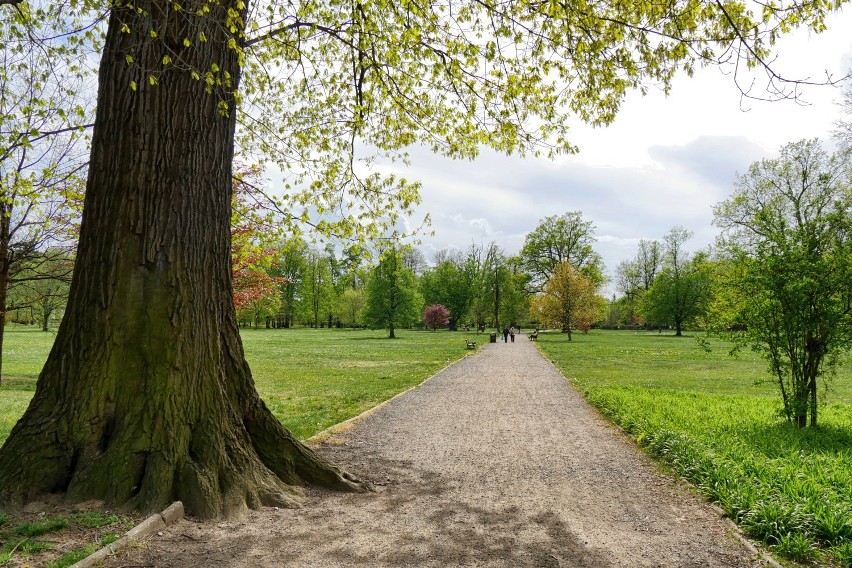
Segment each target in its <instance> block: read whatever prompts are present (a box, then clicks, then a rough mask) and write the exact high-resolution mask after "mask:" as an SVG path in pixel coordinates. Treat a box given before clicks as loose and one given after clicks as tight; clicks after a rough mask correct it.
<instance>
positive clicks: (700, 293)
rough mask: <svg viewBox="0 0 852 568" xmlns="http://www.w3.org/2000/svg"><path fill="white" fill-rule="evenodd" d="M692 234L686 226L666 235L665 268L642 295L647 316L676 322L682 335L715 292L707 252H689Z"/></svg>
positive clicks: (656, 321) (657, 321)
mask: <svg viewBox="0 0 852 568" xmlns="http://www.w3.org/2000/svg"><path fill="white" fill-rule="evenodd" d="M690 238H692V233H691V232H690V231H687V230H686V229H684V228H683V227H674V228H672V230H671V231H669V233H668V234H667V235H666V236H665V237H664V239H663V241H664V243H665V248H664V254H663V269H662V270H661V271H660V272H659V274H657V276H656V277H655V278H654V281H653V284H651V287H650V289H649V290H648V291H647V292H646V293H645V295H644V297H643V299H642V307H643V313H644V315H645V320H646V321H648V322H653V323H654V324H656V325H659V326H662V325H674V329H675V335H676V336H678V337H680V336H682V335H683V327H684V325H685V324H687V323H689V322H691V321H693V320H694V319H695V318H697V317H699V316H701V315H703V314H705V313H706V310H707V307H708V305H709V303H710V300H711V292H712V279H711V272H710V267H709V265H708V262H707V255H706V254H704V253H700V254H696V255H692V254H691V253H689V252H688V251H687V250H686V248H685V246H684V245H685V244H686V242H687V241H688V240H689V239H690Z"/></svg>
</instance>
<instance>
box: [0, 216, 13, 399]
mask: <svg viewBox="0 0 852 568" xmlns="http://www.w3.org/2000/svg"><path fill="white" fill-rule="evenodd" d="M11 220H12V204H11V203H10V202H2V203H0V384H3V339H4V338H5V337H6V308H7V306H6V299H7V296H8V293H9V268H10V260H11V259H10V258H9V240H10V239H11V235H10V234H9V226H10V223H11Z"/></svg>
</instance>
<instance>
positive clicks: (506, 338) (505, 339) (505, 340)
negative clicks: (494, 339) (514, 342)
mask: <svg viewBox="0 0 852 568" xmlns="http://www.w3.org/2000/svg"><path fill="white" fill-rule="evenodd" d="M503 343H509V328H508V327H506V326H505V325H504V326H503Z"/></svg>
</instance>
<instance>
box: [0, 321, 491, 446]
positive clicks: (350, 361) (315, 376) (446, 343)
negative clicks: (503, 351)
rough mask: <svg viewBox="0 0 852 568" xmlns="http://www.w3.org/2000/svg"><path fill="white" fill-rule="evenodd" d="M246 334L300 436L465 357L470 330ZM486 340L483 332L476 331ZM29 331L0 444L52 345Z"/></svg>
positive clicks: (6, 377) (10, 354)
mask: <svg viewBox="0 0 852 568" xmlns="http://www.w3.org/2000/svg"><path fill="white" fill-rule="evenodd" d="M397 335H398V338H397V339H387V331H369V330H336V329H332V330H329V329H303V328H296V329H277V330H275V329H273V330H267V329H257V330H255V329H247V330H243V331H242V336H243V344H244V347H245V351H246V359H247V360H248V362H249V365H250V366H251V370H252V375H253V377H254V380H255V383H256V385H257V389H258V391H259V392H260V394H261V396H262V397H263V399H264V400H265V401H266V404H267V406H269V408H270V409H271V410H272V412H273V413H274V414H275V416H277V417H278V419H279V420H281V421H282V422H283V423H284V425H285V426H286V427H287V428H289V429H290V430H291V431H292V432H293V433H294V435H296V436H297V437H298V438H302V439H304V438H308V437H310V436H312V435H313V434H316V433H317V432H319V431H321V430H323V429H325V428H328V427H329V426H332V425H334V424H337V423H338V422H342V421H343V420H346V419H348V418H351V417H352V416H356V415H358V414H360V413H361V412H363V411H365V410H368V409H369V408H372V407H373V406H375V405H376V404H378V403H380V402H382V401H383V400H386V399H388V398H391V397H392V396H394V395H396V394H397V393H399V392H402V391H404V390H406V389H408V388H409V387H411V386H414V385H417V384H419V383H420V382H422V381H423V380H425V379H427V378H428V377H429V376H431V375H433V374H434V373H435V372H437V371H438V370H440V369H441V368H443V367H445V366H446V365H447V364H449V363H450V362H452V361H455V360H456V359H459V358H461V357H463V356H464V355H466V354H468V353H470V351H467V350H466V349H465V342H464V340H465V338H471V339H475V336H476V333H475V332H471V333H453V332H446V331H444V332H427V331H407V330H402V331H398V332H397ZM482 335H484V334H482ZM53 338H54V335H53V334H52V333H43V332H40V331H37V330H36V328H33V327H23V326H16V327H12V328H10V329H9V330H7V334H6V340H5V348H4V361H3V371H4V372H3V384H2V386H0V442H2V441H3V440H5V439H6V437H7V436H8V435H9V432H10V431H11V429H12V426H13V425H14V424H15V422H17V421H18V419H19V418H20V417H21V415H23V413H24V410H25V409H26V406H27V404H28V403H29V401H30V398H32V395H33V392H34V391H35V383H36V378H37V377H38V373H39V372H40V371H41V367H42V366H43V364H44V361H45V360H46V358H47V354H48V351H49V350H50V347H51V345H52V343H53Z"/></svg>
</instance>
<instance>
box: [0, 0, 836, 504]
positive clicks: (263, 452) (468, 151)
mask: <svg viewBox="0 0 852 568" xmlns="http://www.w3.org/2000/svg"><path fill="white" fill-rule="evenodd" d="M56 5H57V6H58V8H57V14H58V15H57V16H56V17H55V18H53V19H52V20H48V19H46V18H47V16H50V14H49V13H37V12H38V11H37V10H31V11H29V12H28V11H27V10H25V9H24V8H25V7H26V6H27V3H26V2H23V1H22V2H16V3H15V4H14V5H13V4H10V3H8V2H5V3H2V4H0V10H3V14H2V18H0V20H3V19H6V18H20V19H21V22H20V26H19V28H18V29H20V30H24V31H23V32H19V34H20V36H19V37H21V38H24V39H25V38H26V37H27V36H26V29H27V27H28V26H29V25H31V24H32V21H33V20H35V19H39V20H43V21H55V22H80V26H79V28H80V34H79V35H75V36H73V39H69V37H68V36H58V38H57V39H56V43H57V44H61V45H62V47H63V49H65V50H67V52H68V53H79V52H80V51H81V50H83V49H91V48H93V47H94V48H100V47H101V43H100V42H101V40H102V41H103V44H102V47H103V49H102V50H101V51H102V56H101V61H100V69H99V81H98V105H97V115H96V119H95V126H94V130H93V134H92V153H91V159H90V165H89V172H88V182H87V186H86V200H85V210H84V214H83V221H82V227H81V230H80V246H79V252H78V257H77V264H76V265H75V273H74V279H73V282H72V285H71V296H70V301H69V304H68V309H67V311H66V317H65V319H64V320H63V323H62V325H61V326H60V329H59V331H58V334H57V338H56V342H55V344H54V348H53V350H52V351H51V354H50V356H49V357H48V360H47V362H46V364H45V367H44V370H43V371H42V374H41V375H40V377H39V381H38V385H37V387H36V393H35V396H34V397H33V399H32V402H31V404H30V406H29V408H28V410H27V412H26V413H25V415H24V417H23V418H22V419H21V421H20V422H19V423H18V424H17V425H16V427H15V428H14V429H13V431H12V433H11V435H10V436H9V437H8V438H7V440H6V442H5V444H4V446H3V448H2V449H0V502H4V503H10V502H14V503H21V502H23V501H27V500H29V499H32V498H33V497H34V496H36V495H40V494H43V493H48V492H52V493H56V492H60V493H64V494H65V495H66V498H67V499H68V500H69V501H76V500H87V499H102V500H105V501H107V502H109V503H110V504H114V505H121V506H123V507H125V508H133V509H141V510H153V509H157V508H158V507H160V506H162V505H163V504H165V503H166V502H168V501H170V500H172V499H175V498H177V499H181V500H183V501H184V503H185V504H186V506H187V507H188V510H189V511H190V512H191V513H193V514H195V515H198V516H215V515H220V514H228V513H233V512H239V511H241V510H243V509H244V508H245V507H246V506H258V505H260V504H261V503H292V502H293V501H294V497H293V495H294V493H298V490H297V489H294V486H299V485H301V484H302V483H303V482H306V481H307V482H317V483H323V484H326V485H329V486H333V487H339V488H355V487H357V484H356V483H354V482H353V481H352V480H351V479H348V478H347V477H346V476H345V475H344V474H342V473H341V472H340V471H338V470H337V469H336V468H333V467H332V466H330V465H329V464H327V463H326V462H325V461H323V460H322V459H320V458H319V457H318V456H316V455H315V454H313V453H312V452H311V451H310V450H308V449H307V448H305V447H304V446H302V445H301V444H299V443H298V442H297V441H296V440H294V439H293V437H292V436H291V435H290V434H289V433H288V432H287V431H286V430H285V429H284V428H283V427H282V426H281V425H280V423H278V421H277V420H275V418H274V417H273V416H272V414H271V412H269V410H268V409H267V408H266V407H265V405H264V404H263V402H262V401H261V400H260V398H259V396H258V394H257V392H256V390H255V388H254V383H253V381H252V378H251V373H250V371H249V368H248V365H247V364H246V362H245V357H244V354H243V349H242V345H241V343H240V338H239V332H238V329H237V326H236V318H235V313H234V307H233V302H232V290H231V288H232V283H231V271H230V266H229V265H230V249H229V220H230V207H231V199H230V197H231V191H232V188H231V162H232V159H233V155H234V140H235V132H236V124H237V117H238V116H239V119H240V125H241V128H240V132H239V138H240V143H241V144H243V145H245V146H246V147H250V148H251V149H252V150H253V151H256V152H258V153H262V154H264V155H266V156H267V157H268V158H269V159H273V160H275V161H276V162H277V163H278V165H279V166H280V168H281V170H282V171H284V172H287V174H288V184H289V187H287V188H285V189H287V192H286V193H285V194H286V195H287V196H288V197H289V198H290V199H289V201H288V205H286V207H288V208H287V209H285V211H286V212H287V213H288V214H289V215H291V218H293V219H299V220H301V219H305V218H307V217H309V216H310V213H311V212H315V213H317V214H318V215H320V216H321V219H320V220H319V221H317V222H316V225H317V226H318V228H320V229H321V230H328V231H335V232H337V233H339V234H341V235H342V236H347V235H349V236H353V235H355V234H356V233H360V238H361V239H367V238H369V237H371V236H375V235H377V234H381V233H383V232H385V230H386V228H387V227H388V226H394V225H395V224H396V223H397V221H398V220H399V215H400V214H401V213H406V212H410V211H411V210H412V209H413V207H414V206H415V205H416V204H417V201H418V196H417V189H418V186H417V184H416V183H411V182H408V181H407V180H405V179H402V178H395V177H392V178H382V177H381V176H379V175H378V174H377V173H375V171H374V170H367V168H369V167H370V162H367V163H366V164H364V163H363V162H361V161H359V160H357V159H356V158H357V157H358V156H356V150H358V149H364V148H375V149H377V150H378V151H379V152H384V153H389V154H393V155H394V156H396V157H402V158H404V150H402V149H404V148H405V147H408V146H410V145H411V144H413V143H415V142H418V141H423V142H425V143H427V144H429V145H430V146H431V147H432V148H433V149H434V150H436V151H438V152H441V153H443V154H446V155H448V156H452V157H473V156H475V155H476V154H477V152H478V151H479V150H480V147H481V145H482V144H483V143H485V144H488V145H490V146H491V147H493V148H495V149H497V150H499V151H506V152H520V153H524V152H536V151H539V152H544V153H550V152H556V151H573V150H574V149H575V148H574V147H573V146H572V144H571V143H570V141H569V140H568V138H567V136H568V126H569V124H574V123H575V121H576V118H575V117H578V118H579V119H580V120H583V121H586V122H588V123H592V124H606V123H609V122H611V121H612V120H613V118H614V116H615V114H616V112H617V110H618V108H619V105H620V103H621V101H622V100H623V98H624V96H625V93H626V92H627V90H628V89H631V88H638V89H644V88H646V87H647V85H649V84H662V85H663V86H664V87H665V88H668V87H669V86H670V84H671V80H672V77H673V76H674V74H675V72H676V71H679V70H684V69H685V70H687V71H689V70H691V69H693V68H694V66H695V65H701V64H705V63H706V62H708V61H714V58H715V57H717V56H719V57H721V55H722V54H724V55H725V58H726V59H728V58H730V57H740V58H742V60H743V63H747V64H749V65H743V66H741V67H738V69H739V68H744V67H749V66H754V65H760V64H762V63H763V61H765V60H766V58H767V56H768V55H769V54H770V46H771V45H772V40H774V38H775V37H776V36H777V34H778V33H780V32H784V31H787V30H789V29H792V28H794V27H796V26H807V27H810V28H817V29H818V28H820V27H821V26H822V25H823V22H824V16H825V13H826V12H827V11H828V10H830V9H833V8H834V7H839V5H840V2H838V3H831V4H826V3H821V2H820V3H806V4H803V5H799V4H796V5H795V6H792V7H789V8H783V9H781V8H773V7H769V8H764V9H761V10H758V11H757V13H752V12H751V11H749V10H746V9H743V7H742V6H741V5H740V4H728V3H724V2H716V3H711V4H706V5H702V7H701V9H695V6H694V5H693V4H692V3H690V2H686V1H682V2H681V1H678V2H676V3H675V4H659V3H653V2H626V3H625V2H623V3H616V4H612V5H609V4H607V5H604V4H600V5H594V6H590V7H588V9H583V10H577V9H576V6H574V5H573V4H559V3H539V2H528V1H521V2H512V3H504V4H501V5H500V6H499V7H497V6H495V5H493V4H490V3H484V2H463V3H462V4H460V5H457V4H452V5H448V4H446V3H436V4H428V5H425V6H424V5H418V6H413V5H410V4H407V3H397V2H388V1H386V0H375V1H373V0H367V1H363V2H359V3H356V4H352V3H351V2H339V1H332V2H324V3H316V2H301V1H295V2H260V1H258V2H256V3H255V2H247V1H244V0H223V1H221V2H213V1H209V0H189V1H187V2H181V3H175V2H171V1H167V0H147V1H146V2H144V3H143V4H141V5H136V4H132V5H131V4H120V3H115V2H101V1H99V0H90V1H86V2H70V3H65V2H61V3H56ZM60 9H61V10H60ZM75 10H76V11H78V12H82V11H87V12H85V13H82V14H80V13H78V14H75V13H73V12H74V11H75ZM91 10H94V13H90V12H88V11H91ZM107 10H108V11H109V14H108V17H107V19H106V21H107V22H108V26H107V30H106V35H105V36H104V37H103V38H102V37H101V36H100V34H98V33H96V31H93V27H92V25H97V23H98V22H100V21H102V18H101V16H102V12H106V11H107ZM69 12H70V13H71V14H70V15H69ZM81 46H82V47H81ZM244 71H245V73H244ZM244 78H245V81H243V79H244ZM776 78H777V76H775V75H772V76H771V80H772V81H775V80H776ZM782 94H783V93H782ZM238 101H239V103H240V105H241V106H240V108H239V109H238V108H237V103H238ZM341 213H342V214H341ZM383 220H384V222H382V221H383ZM142 339H144V340H142Z"/></svg>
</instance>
